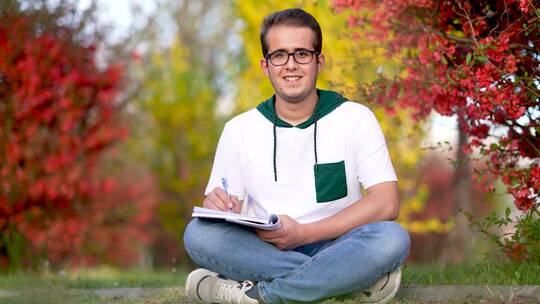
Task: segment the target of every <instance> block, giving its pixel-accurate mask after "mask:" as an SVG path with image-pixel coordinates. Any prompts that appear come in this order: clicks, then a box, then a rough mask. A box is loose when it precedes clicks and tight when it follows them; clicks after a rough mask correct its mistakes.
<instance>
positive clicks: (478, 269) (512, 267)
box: [402, 259, 540, 285]
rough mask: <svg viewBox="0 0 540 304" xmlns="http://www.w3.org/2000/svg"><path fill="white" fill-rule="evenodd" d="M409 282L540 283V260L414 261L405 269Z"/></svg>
mask: <svg viewBox="0 0 540 304" xmlns="http://www.w3.org/2000/svg"><path fill="white" fill-rule="evenodd" d="M402 271H403V272H402V273H403V277H402V282H403V284H407V285H540V261H539V262H538V263H536V264H532V263H521V264H520V263H514V262H508V261H500V260H493V259H491V260H488V259H487V260H484V261H482V262H477V263H469V264H464V265H448V266H443V265H440V264H413V265H405V266H403V268H402Z"/></svg>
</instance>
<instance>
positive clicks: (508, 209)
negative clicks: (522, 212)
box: [504, 207, 512, 217]
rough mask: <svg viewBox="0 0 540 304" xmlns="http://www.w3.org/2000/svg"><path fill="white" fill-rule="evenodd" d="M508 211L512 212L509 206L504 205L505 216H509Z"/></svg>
mask: <svg viewBox="0 0 540 304" xmlns="http://www.w3.org/2000/svg"><path fill="white" fill-rule="evenodd" d="M510 213H512V210H510V207H506V211H505V212H504V214H505V215H506V217H509V216H510Z"/></svg>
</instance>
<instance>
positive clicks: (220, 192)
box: [212, 187, 234, 209]
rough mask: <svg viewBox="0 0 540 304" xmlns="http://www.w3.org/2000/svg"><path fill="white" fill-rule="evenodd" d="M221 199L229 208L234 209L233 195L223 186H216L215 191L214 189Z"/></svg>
mask: <svg viewBox="0 0 540 304" xmlns="http://www.w3.org/2000/svg"><path fill="white" fill-rule="evenodd" d="M212 192H213V193H214V194H215V195H216V196H217V197H219V199H220V200H221V201H222V202H223V203H224V204H225V205H226V206H227V209H233V208H234V202H233V201H232V199H231V197H230V195H229V194H227V192H225V190H223V188H220V187H216V188H214V191H212Z"/></svg>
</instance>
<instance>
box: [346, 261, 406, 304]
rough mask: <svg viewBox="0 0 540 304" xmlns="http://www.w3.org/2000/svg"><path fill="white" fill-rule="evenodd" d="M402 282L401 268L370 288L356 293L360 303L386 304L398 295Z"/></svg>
mask: <svg viewBox="0 0 540 304" xmlns="http://www.w3.org/2000/svg"><path fill="white" fill-rule="evenodd" d="M400 283H401V268H399V267H398V268H397V269H396V270H394V272H391V273H388V274H386V275H384V276H383V277H382V278H380V279H378V280H377V281H376V282H375V284H373V285H372V286H371V287H369V288H368V289H365V290H362V291H360V292H357V293H355V294H354V295H355V296H357V299H358V300H359V301H360V303H377V304H384V303H388V302H390V300H392V298H394V296H395V295H396V293H397V291H398V289H399V284H400Z"/></svg>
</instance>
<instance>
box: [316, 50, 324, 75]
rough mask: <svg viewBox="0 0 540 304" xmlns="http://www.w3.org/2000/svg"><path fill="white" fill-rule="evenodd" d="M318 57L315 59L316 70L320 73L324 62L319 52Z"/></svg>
mask: <svg viewBox="0 0 540 304" xmlns="http://www.w3.org/2000/svg"><path fill="white" fill-rule="evenodd" d="M318 59H319V60H318V61H317V72H319V73H320V72H321V71H322V70H323V69H324V63H325V59H324V55H323V54H320V55H319V58H318Z"/></svg>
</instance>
